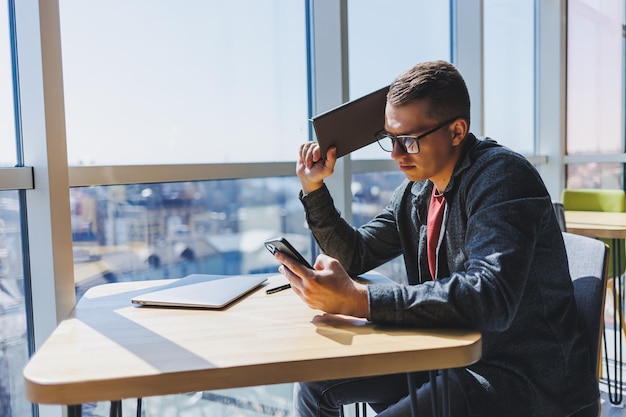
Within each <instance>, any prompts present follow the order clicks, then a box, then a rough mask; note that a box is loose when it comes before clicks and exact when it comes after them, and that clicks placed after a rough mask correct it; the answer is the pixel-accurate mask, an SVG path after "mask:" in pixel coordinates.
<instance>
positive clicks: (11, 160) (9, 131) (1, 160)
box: [0, 6, 16, 166]
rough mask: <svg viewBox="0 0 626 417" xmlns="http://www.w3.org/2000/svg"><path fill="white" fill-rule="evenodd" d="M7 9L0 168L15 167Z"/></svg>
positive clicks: (3, 15) (0, 12)
mask: <svg viewBox="0 0 626 417" xmlns="http://www.w3.org/2000/svg"><path fill="white" fill-rule="evenodd" d="M7 9H8V8H7V7H6V6H5V7H0V33H3V34H5V35H4V36H2V37H0V62H1V63H2V65H0V92H1V93H0V166H15V162H16V147H15V122H14V113H15V112H14V110H13V103H14V101H13V93H12V91H13V76H12V74H11V62H12V61H13V60H12V58H11V44H10V39H11V38H10V36H6V34H8V33H10V32H9V16H8V15H7Z"/></svg>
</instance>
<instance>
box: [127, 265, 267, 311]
mask: <svg viewBox="0 0 626 417" xmlns="http://www.w3.org/2000/svg"><path fill="white" fill-rule="evenodd" d="M273 275H276V274H275V273H274V274H244V275H209V274H192V275H187V276H186V277H184V278H181V279H179V280H177V281H175V282H173V283H171V284H167V285H165V286H162V287H158V289H157V290H153V291H150V292H147V293H145V294H141V295H137V296H135V297H133V298H132V300H131V301H132V303H133V304H137V305H145V306H165V307H194V308H222V307H225V306H226V305H228V304H230V303H232V302H233V301H235V300H237V299H239V298H241V297H242V296H244V295H245V294H247V293H249V292H250V291H252V290H253V289H255V288H256V287H258V286H259V285H261V284H262V283H263V282H265V281H266V280H267V278H269V277H270V276H273Z"/></svg>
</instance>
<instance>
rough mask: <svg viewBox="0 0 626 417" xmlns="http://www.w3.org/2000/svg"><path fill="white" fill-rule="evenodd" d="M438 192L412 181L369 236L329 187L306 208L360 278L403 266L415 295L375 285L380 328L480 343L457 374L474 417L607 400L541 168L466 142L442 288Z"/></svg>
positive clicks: (453, 188) (449, 217) (325, 240)
mask: <svg viewBox="0 0 626 417" xmlns="http://www.w3.org/2000/svg"><path fill="white" fill-rule="evenodd" d="M432 186H433V185H432V183H431V182H430V181H423V182H409V181H404V182H403V183H402V184H401V185H400V186H399V187H398V188H397V189H396V190H395V192H394V195H393V197H392V200H391V202H390V203H389V205H388V206H387V207H386V208H385V209H384V210H383V211H382V212H381V213H380V214H378V215H377V216H376V217H375V218H374V219H372V220H371V221H369V222H368V223H367V224H365V225H363V226H362V227H359V228H353V227H351V226H350V225H348V224H347V223H346V222H345V221H344V220H343V219H342V218H341V216H340V214H339V212H338V211H337V210H336V209H335V208H334V206H333V201H332V198H331V196H330V194H329V192H328V189H327V188H326V187H322V188H321V189H319V190H317V191H315V192H313V193H310V194H308V195H307V196H304V197H302V198H301V200H302V202H303V205H304V207H305V210H306V214H307V221H308V224H309V227H310V229H311V231H312V232H313V235H314V236H315V238H316V240H317V242H318V243H319V245H320V247H321V248H322V250H323V251H324V252H325V253H326V254H328V255H330V256H332V257H335V258H337V259H338V260H339V261H340V262H341V263H342V265H343V266H344V267H345V268H346V270H347V271H348V273H350V274H351V275H353V276H355V275H358V274H360V273H363V272H366V271H369V270H370V269H372V268H375V267H377V266H379V265H381V264H382V263H384V262H386V261H388V260H390V259H393V258H395V257H396V256H398V255H403V257H404V261H405V265H406V272H407V279H408V283H409V285H371V286H369V289H368V297H369V307H370V320H371V321H373V322H376V323H386V324H395V325H411V326H417V327H466V328H472V329H476V330H478V331H480V332H481V333H482V337H483V352H482V359H481V360H480V361H479V362H477V363H476V364H474V365H472V366H469V367H468V368H464V369H456V370H454V372H453V373H452V374H453V377H455V378H457V379H458V381H459V383H460V384H461V386H462V388H463V391H464V393H465V395H466V396H467V399H468V402H469V404H470V408H471V411H472V415H474V416H498V417H503V416H508V417H516V416H520V417H522V416H524V417H529V416H537V417H547V416H549V417H558V416H567V415H569V414H571V413H573V412H575V411H576V410H578V409H580V408H582V407H584V406H587V405H589V404H591V403H593V402H594V401H597V399H598V396H599V391H598V384H597V382H596V379H595V369H593V366H592V361H591V360H590V353H589V349H588V345H587V342H586V341H585V339H584V336H583V330H582V324H580V325H579V324H578V322H577V317H576V306H575V301H574V296H573V286H572V283H571V280H570V277H569V272H568V264H567V257H566V253H565V247H564V244H563V238H562V235H561V232H560V229H559V226H558V224H557V221H556V217H555V215H554V211H553V208H552V202H551V198H550V195H549V194H548V192H547V190H546V188H545V186H544V184H543V181H542V180H541V178H540V176H539V174H538V172H537V171H536V170H535V168H534V167H533V166H532V165H531V164H530V163H529V162H528V161H527V160H526V159H525V158H524V157H522V156H521V155H519V154H517V153H515V152H513V151H511V150H509V149H507V148H505V147H503V146H500V145H498V144H497V143H496V142H495V141H493V140H490V139H485V140H479V139H477V138H476V137H475V136H474V135H472V134H469V135H468V137H467V138H466V139H465V145H464V150H463V153H462V156H461V158H460V159H459V161H458V163H457V166H456V168H455V171H454V174H453V176H452V179H451V181H450V183H449V184H448V187H447V188H446V190H445V192H444V194H445V199H446V210H445V213H444V219H443V225H442V235H441V237H440V242H439V245H438V250H437V279H436V280H432V277H431V276H430V272H429V268H428V260H427V256H426V218H427V216H428V206H429V201H430V195H431V192H432Z"/></svg>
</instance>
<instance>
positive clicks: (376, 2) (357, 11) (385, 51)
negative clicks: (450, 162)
mask: <svg viewBox="0 0 626 417" xmlns="http://www.w3.org/2000/svg"><path fill="white" fill-rule="evenodd" d="M400 32H401V33H403V35H402V36H398V34H399V33H400ZM433 59H445V60H450V4H449V2H447V1H437V2H434V1H428V0H386V1H380V0H348V60H349V61H348V62H349V65H348V67H349V75H350V98H351V99H354V98H358V97H361V96H364V95H365V94H368V93H370V92H372V91H374V90H376V89H378V88H381V87H384V86H385V85H388V84H390V83H391V82H392V81H393V80H394V79H395V78H396V77H397V76H398V75H399V74H400V73H401V72H402V71H404V70H406V69H408V68H410V67H412V66H413V65H415V64H417V63H418V62H422V61H428V60H433ZM352 157H353V158H354V159H386V158H389V154H388V153H386V152H384V151H382V150H381V149H380V147H379V146H378V145H377V144H376V143H374V144H372V145H369V146H367V147H365V148H363V149H360V150H358V151H356V152H354V153H352Z"/></svg>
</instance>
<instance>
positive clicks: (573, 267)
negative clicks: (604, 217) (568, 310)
mask: <svg viewBox="0 0 626 417" xmlns="http://www.w3.org/2000/svg"><path fill="white" fill-rule="evenodd" d="M563 240H564V241H565V249H566V251H567V260H568V263H569V271H570V276H571V278H572V283H573V285H574V298H575V299H576V310H577V312H578V320H579V321H580V322H581V323H583V326H584V329H585V333H586V336H587V340H588V341H589V348H590V351H591V355H592V358H593V361H594V362H593V365H594V367H595V368H596V376H597V378H598V381H599V379H600V372H601V364H602V362H601V357H600V354H601V350H600V343H601V341H602V334H603V330H604V300H605V293H606V283H607V276H608V264H609V248H608V246H607V245H606V244H605V243H604V242H602V241H600V240H597V239H592V238H590V237H585V236H579V235H575V234H571V233H563ZM599 411H600V405H599V402H598V404H596V405H595V406H592V407H588V408H586V409H584V410H581V411H580V412H579V413H577V414H574V416H576V417H579V416H581V417H582V416H598V415H599Z"/></svg>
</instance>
